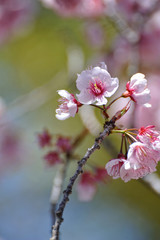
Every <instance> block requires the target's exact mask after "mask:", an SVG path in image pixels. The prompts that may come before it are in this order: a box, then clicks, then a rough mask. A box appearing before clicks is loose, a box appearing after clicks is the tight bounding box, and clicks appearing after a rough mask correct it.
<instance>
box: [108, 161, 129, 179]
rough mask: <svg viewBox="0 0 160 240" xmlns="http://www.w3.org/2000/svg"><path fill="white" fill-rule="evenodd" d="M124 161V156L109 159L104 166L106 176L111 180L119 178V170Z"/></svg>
mask: <svg viewBox="0 0 160 240" xmlns="http://www.w3.org/2000/svg"><path fill="white" fill-rule="evenodd" d="M125 161H126V159H125V158H124V156H121V157H119V158H117V159H111V160H110V161H109V162H108V163H107V164H106V170H107V173H108V175H110V176H112V177H113V179H117V178H119V177H120V169H121V167H122V166H123V164H124V162H125Z"/></svg>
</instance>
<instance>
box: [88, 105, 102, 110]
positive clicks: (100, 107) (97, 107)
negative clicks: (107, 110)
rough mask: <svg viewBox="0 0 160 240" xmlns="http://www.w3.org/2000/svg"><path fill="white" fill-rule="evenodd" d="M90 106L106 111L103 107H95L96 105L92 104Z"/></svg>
mask: <svg viewBox="0 0 160 240" xmlns="http://www.w3.org/2000/svg"><path fill="white" fill-rule="evenodd" d="M90 106H93V107H96V108H99V109H101V110H102V111H104V109H103V108H102V107H100V106H97V105H95V104H90Z"/></svg>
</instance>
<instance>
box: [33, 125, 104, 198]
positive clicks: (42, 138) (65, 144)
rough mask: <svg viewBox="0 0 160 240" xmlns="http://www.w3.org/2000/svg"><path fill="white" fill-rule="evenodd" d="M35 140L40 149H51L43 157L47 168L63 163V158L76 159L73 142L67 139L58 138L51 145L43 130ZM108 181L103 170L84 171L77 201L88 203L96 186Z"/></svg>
mask: <svg viewBox="0 0 160 240" xmlns="http://www.w3.org/2000/svg"><path fill="white" fill-rule="evenodd" d="M37 139H38V144H39V146H40V148H46V147H47V148H49V149H51V150H49V151H48V152H47V153H46V154H45V155H44V157H43V158H44V160H45V162H46V164H47V166H49V167H51V166H55V165H56V164H61V163H63V162H65V161H66V158H65V156H66V157H67V156H69V160H72V159H75V158H76V157H77V156H74V154H73V152H74V148H75V146H74V142H73V141H71V138H69V137H64V136H58V137H57V138H56V141H55V142H54V143H53V136H52V135H51V134H50V133H49V131H48V130H47V129H44V130H43V132H42V133H39V134H38V135H37ZM76 141H77V139H76ZM53 149H54V150H53ZM108 179H109V176H108V175H107V174H106V170H105V168H102V167H93V171H92V172H91V171H87V170H86V171H84V173H83V174H82V175H81V178H80V179H79V182H78V183H77V194H78V199H79V200H80V201H90V200H91V199H92V198H93V197H94V195H95V193H96V190H97V184H98V183H101V182H107V181H108Z"/></svg>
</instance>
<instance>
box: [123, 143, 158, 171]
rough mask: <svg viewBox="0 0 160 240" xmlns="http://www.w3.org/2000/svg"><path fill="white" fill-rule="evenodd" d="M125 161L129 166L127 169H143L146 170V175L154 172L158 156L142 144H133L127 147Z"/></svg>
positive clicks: (150, 148) (156, 152)
mask: <svg viewBox="0 0 160 240" xmlns="http://www.w3.org/2000/svg"><path fill="white" fill-rule="evenodd" d="M127 160H128V162H129V166H130V167H128V168H127V169H134V170H136V169H140V168H142V167H144V168H148V173H151V172H154V171H155V170H156V165H157V162H158V161H159V160H160V154H159V152H158V151H155V150H154V149H153V148H152V147H149V146H148V145H146V144H144V143H141V142H134V143H132V144H131V145H130V147H129V151H128V155H127Z"/></svg>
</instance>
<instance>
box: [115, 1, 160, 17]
mask: <svg viewBox="0 0 160 240" xmlns="http://www.w3.org/2000/svg"><path fill="white" fill-rule="evenodd" d="M157 1H158V0H145V1H140V0H116V9H117V11H119V12H120V13H121V14H122V15H123V17H125V18H126V19H127V20H129V21H135V20H137V18H138V17H139V15H140V14H141V15H142V16H143V14H147V13H149V12H150V10H152V8H153V7H154V5H155V4H156V2H157ZM138 19H139V18H138Z"/></svg>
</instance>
